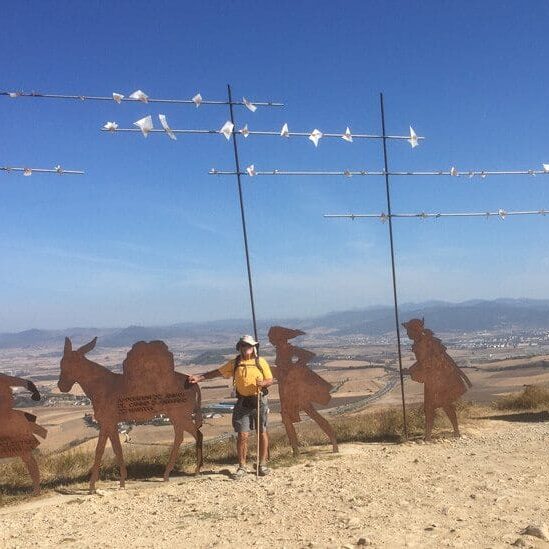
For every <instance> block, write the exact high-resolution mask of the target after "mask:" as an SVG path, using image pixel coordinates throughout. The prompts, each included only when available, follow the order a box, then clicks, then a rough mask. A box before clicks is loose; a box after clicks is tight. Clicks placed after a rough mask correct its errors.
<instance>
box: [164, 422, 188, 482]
mask: <svg viewBox="0 0 549 549" xmlns="http://www.w3.org/2000/svg"><path fill="white" fill-rule="evenodd" d="M170 420H171V422H172V424H173V430H174V439H173V446H172V451H171V453H170V459H169V460H168V464H167V465H166V469H165V470H164V481H165V482H167V481H168V480H170V473H171V472H172V471H173V468H174V466H175V462H176V460H177V454H178V453H179V447H180V446H181V443H182V442H183V437H184V431H183V424H182V423H181V420H180V418H175V417H170Z"/></svg>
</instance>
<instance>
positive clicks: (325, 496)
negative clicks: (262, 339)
mask: <svg viewBox="0 0 549 549" xmlns="http://www.w3.org/2000/svg"><path fill="white" fill-rule="evenodd" d="M546 414H547V412H545V416H543V415H540V414H538V415H537V416H536V415H535V414H522V415H519V416H512V415H510V414H504V415H502V416H501V417H500V418H495V417H494V418H492V419H482V420H474V421H472V422H471V423H469V424H468V425H466V426H464V428H463V431H464V433H465V436H464V437H463V438H461V439H452V438H445V436H447V435H446V434H444V435H443V436H442V438H441V439H439V441H438V442H435V443H432V444H423V443H421V442H420V441H415V442H409V443H405V444H400V445H393V444H387V443H384V444H346V445H342V448H341V453H340V454H338V455H334V454H331V453H329V452H328V449H327V448H320V449H308V450H306V451H304V454H303V456H304V460H303V462H302V463H300V464H298V465H295V466H292V467H287V468H278V469H276V470H274V471H273V473H272V475H271V476H269V477H265V478H260V479H259V480H257V479H256V478H255V476H253V475H251V474H250V475H248V477H247V478H244V479H243V480H241V481H233V480H231V479H230V478H229V476H228V474H227V473H228V471H227V470H226V469H222V468H217V467H216V468H211V467H209V466H208V464H206V467H205V472H204V473H203V474H202V475H200V476H197V477H192V476H179V477H177V476H176V477H173V478H172V480H171V481H170V482H169V483H162V482H160V481H159V479H151V481H149V482H142V481H140V482H136V481H132V480H131V479H130V480H129V482H128V484H127V488H126V489H125V490H119V489H118V488H117V485H116V484H115V483H113V482H101V483H99V485H98V487H99V491H98V494H96V495H88V494H87V493H86V492H85V491H83V490H80V491H79V490H73V491H69V492H68V493H66V494H59V493H58V494H55V495H53V496H44V497H42V498H39V499H36V500H29V501H28V502H26V503H23V504H20V505H18V506H8V507H4V508H2V509H0V526H1V528H0V545H1V546H2V547H6V548H15V547H25V548H26V547H53V546H58V545H64V546H68V547H152V546H154V547H173V546H176V547H179V546H185V547H212V546H218V547H235V546H240V547H249V546H257V547H289V548H290V547H354V546H355V545H356V544H357V542H358V541H359V539H360V538H365V539H364V541H365V543H366V544H371V545H372V546H377V547H418V548H419V547H421V548H423V547H437V548H438V547H475V548H477V547H480V548H488V547H491V548H499V547H509V546H510V544H513V543H515V545H517V544H522V545H521V546H525V547H538V548H541V547H549V543H548V542H545V541H542V540H541V539H539V538H536V537H532V536H528V535H521V534H520V532H521V530H522V529H524V528H526V527H527V526H528V525H531V524H533V525H538V526H539V525H542V524H543V523H548V522H549V461H548V459H547V455H548V454H547V449H548V448H549V422H548V421H547V420H545V421H543V419H544V418H545V419H546V417H547V415H546ZM517 418H518V419H521V420H522V421H516V419H517ZM536 419H537V420H540V419H541V420H542V421H537V422H534V421H531V420H536ZM517 540H519V541H517Z"/></svg>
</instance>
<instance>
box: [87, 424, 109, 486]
mask: <svg viewBox="0 0 549 549" xmlns="http://www.w3.org/2000/svg"><path fill="white" fill-rule="evenodd" d="M106 443H107V432H106V431H105V430H104V429H102V428H100V429H99V438H98V439H97V446H96V447H95V459H94V461H93V467H92V470H91V477H90V493H91V494H93V493H94V492H95V483H96V482H97V479H98V478H99V466H100V465H101V458H102V457H103V452H104V451H105V444H106Z"/></svg>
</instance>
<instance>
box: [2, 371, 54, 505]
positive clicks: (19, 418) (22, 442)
mask: <svg viewBox="0 0 549 549" xmlns="http://www.w3.org/2000/svg"><path fill="white" fill-rule="evenodd" d="M12 387H25V388H26V389H28V390H29V391H31V392H32V399H33V400H40V393H39V392H38V389H37V388H36V386H35V385H34V383H33V382H32V381H29V380H26V379H22V378H20V377H12V376H7V375H4V374H0V458H8V457H20V458H21V460H22V461H23V463H24V464H25V466H26V467H27V470H28V472H29V475H30V477H31V479H32V485H33V494H34V495H39V494H40V471H39V469H38V464H37V463H36V460H35V459H34V456H33V455H32V450H34V449H35V448H36V447H37V446H38V445H39V444H40V441H39V440H38V439H37V438H36V436H35V435H38V436H39V437H41V438H46V436H47V434H48V431H47V430H46V429H44V427H41V426H40V425H38V424H37V423H36V416H35V415H33V414H29V413H27V412H22V411H21V410H15V409H14V408H13V406H14V403H15V400H14V398H13V393H12V390H11V388H12Z"/></svg>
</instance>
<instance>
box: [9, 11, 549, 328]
mask: <svg viewBox="0 0 549 549" xmlns="http://www.w3.org/2000/svg"><path fill="white" fill-rule="evenodd" d="M548 24H549V4H548V3H547V2H543V1H529V2H528V3H526V4H525V3H521V2H516V1H512V2H511V1H502V0H498V1H483V2H478V1H464V2H450V1H441V0H436V1H434V0H433V1H422V2H420V1H416V2H410V1H408V0H401V1H394V2H387V1H378V2H376V1H369V2H364V1H358V0H354V1H353V0H350V1H346V2H328V1H325V0H323V1H315V2H311V1H300V2H295V1H286V0H282V1H277V2H264V1H257V2H243V1H239V0H237V1H231V2H221V1H217V2H214V1H209V2H208V1H205V2H175V1H174V2H142V1H132V2H126V1H119V2H109V3H107V2H88V3H86V2H38V1H34V2H12V3H4V4H3V6H2V33H1V34H0V51H1V52H2V53H1V56H2V62H1V67H2V73H1V74H2V75H1V80H0V88H1V89H3V90H12V89H23V90H25V91H30V90H33V89H34V90H37V91H41V92H44V93H46V92H65V93H76V94H92V95H93V94H97V95H110V94H111V93H112V92H114V91H117V92H121V93H126V94H128V93H131V92H132V91H134V90H136V89H138V88H140V89H142V90H144V91H145V92H146V93H148V94H149V95H151V96H156V97H183V98H190V97H192V96H193V95H194V94H195V93H196V92H197V91H200V92H201V94H202V95H203V96H204V97H205V98H212V99H219V98H224V94H225V93H226V84H227V83H228V82H230V83H231V84H232V86H233V90H234V93H235V95H236V97H238V98H240V97H242V96H246V97H248V98H249V99H252V100H254V99H256V100H260V99H272V100H280V101H283V102H284V103H285V104H286V105H287V106H286V107H285V108H284V109H272V110H269V109H258V111H257V112H256V113H255V114H252V113H250V112H249V111H247V110H246V109H242V108H239V109H238V111H237V113H236V116H237V119H238V122H239V124H238V125H239V126H242V125H243V124H244V123H246V122H247V123H248V124H249V126H250V128H251V129H278V128H280V127H281V126H282V124H283V123H284V122H288V123H289V126H290V129H293V130H303V131H310V130H312V129H313V128H315V127H316V128H320V129H321V130H323V131H343V130H344V129H345V127H346V126H347V125H349V126H350V127H351V129H352V130H353V131H355V132H379V130H380V119H379V96H378V94H379V92H380V91H383V92H384V94H385V103H386V117H387V126H388V131H389V132H390V133H406V132H407V129H408V125H409V124H412V126H414V128H415V129H416V131H417V132H418V133H419V134H421V135H425V136H426V137H427V139H426V140H425V142H424V143H423V144H422V145H421V146H420V147H418V148H416V149H414V150H412V149H411V148H410V147H409V146H408V145H407V144H406V143H404V142H402V143H400V142H399V143H396V142H394V143H391V144H390V151H389V154H390V166H391V167H392V168H395V169H449V168H450V166H452V165H455V166H456V167H458V169H461V170H467V169H505V168H517V169H522V168H525V169H528V168H539V167H541V163H542V162H549V100H548V99H547V97H548V96H547V89H548V88H549V70H548V67H549V55H548V54H549V41H548V40H547V28H548ZM158 113H165V114H166V115H167V116H168V120H169V122H170V123H171V125H172V127H176V128H182V127H191V128H193V127H195V128H199V127H201V128H219V127H221V125H222V124H223V123H224V122H225V120H227V118H228V113H227V110H226V107H207V106H203V107H201V108H200V109H195V108H194V107H192V106H165V107H159V106H158V105H141V104H138V105H134V104H122V105H116V104H115V103H114V102H113V103H92V102H83V103H82V102H61V101H46V100H30V99H23V98H22V99H15V100H13V99H7V98H0V118H1V120H2V129H1V130H0V151H1V152H0V165H33V166H54V165H56V164H58V163H59V164H61V165H62V166H64V167H65V168H75V169H80V168H82V169H85V171H86V175H85V176H83V177H63V178H61V177H57V176H39V175H36V174H35V175H33V176H32V177H30V178H24V177H21V176H20V175H16V174H11V175H7V174H5V173H4V174H2V173H0V257H1V258H2V260H1V262H0V288H1V296H2V298H1V301H0V330H1V331H12V330H20V329H26V328H31V327H40V328H54V327H68V326H75V325H88V326H89V325H95V326H123V325H127V324H164V323H171V322H180V321H187V320H208V319H211V320H213V319H218V318H227V317H233V318H234V317H241V318H246V317H249V315H250V312H249V303H248V294H247V285H246V274H245V263H244V256H243V248H242V234H241V227H240V219H239V209H238V202H237V195H236V183H235V181H234V179H233V178H221V177H212V176H209V175H208V174H207V172H208V170H209V169H210V168H212V167H216V168H220V169H223V168H225V169H232V168H233V157H232V145H231V144H230V143H228V142H227V141H225V139H223V138H222V137H221V136H194V137H180V138H179V140H178V141H177V142H172V141H170V140H169V139H168V138H167V137H166V136H164V135H152V136H149V138H148V139H146V140H145V139H143V138H142V137H141V136H140V135H137V134H132V135H124V134H115V135H109V134H105V133H101V132H99V128H100V127H101V126H102V125H103V124H104V123H105V122H106V121H112V120H114V121H116V122H118V123H119V124H120V126H121V127H129V126H131V124H132V122H134V121H135V120H137V119H139V118H141V117H142V116H144V115H146V114H153V115H156V114H158ZM240 151H241V161H242V165H243V166H247V165H248V164H251V163H254V164H255V166H256V168H257V169H274V168H278V169H300V170H304V169H341V170H343V169H346V168H349V169H367V170H374V169H381V168H382V156H381V147H380V144H379V143H377V142H364V141H360V142H358V141H356V142H355V143H353V144H347V143H345V142H344V141H340V140H327V139H326V140H323V141H321V143H320V146H319V147H318V149H315V148H314V146H313V145H312V144H311V143H310V142H309V141H308V140H307V139H303V140H299V139H291V140H283V139H282V138H261V137H255V138H254V137H253V136H252V137H250V138H248V140H247V141H246V142H242V143H241V146H240ZM548 186H549V179H546V178H543V177H536V178H529V177H527V178H524V177H522V178H519V177H509V178H505V179H504V178H495V177H494V178H488V179H486V180H483V181H481V180H480V179H474V180H469V179H467V178H458V179H454V178H452V179H449V178H431V179H421V178H414V179H409V178H401V179H396V178H395V179H393V181H392V193H393V210H394V211H395V212H398V211H401V212H402V211H412V212H417V211H422V210H426V211H457V210H480V211H484V210H497V209H498V208H504V209H507V210H512V209H539V208H549V192H548V190H547V189H548ZM244 192H245V200H246V205H247V215H248V222H249V239H250V247H251V252H252V265H253V271H254V278H255V284H256V298H257V313H258V317H259V318H272V317H281V316H293V315H296V316H309V315H313V314H318V313H322V312H325V311H329V310H336V309H345V308H354V307H361V306H366V305H371V304H379V303H390V302H391V279H390V269H389V263H388V259H389V251H388V240H387V230H388V229H387V226H386V225H383V224H381V223H380V222H378V221H354V222H351V221H347V220H326V219H324V218H323V217H322V214H324V213H342V212H343V213H345V212H355V213H356V212H373V213H380V212H381V211H384V210H386V205H385V195H384V192H385V191H384V182H383V180H382V179H381V178H380V179H377V178H376V179H374V178H358V177H354V178H352V179H346V178H340V179H339V178H331V179H327V178H325V179H318V178H300V179H297V178H282V177H281V178H276V179H273V178H256V179H249V178H245V179H244ZM548 224H549V217H548V218H541V217H540V218H513V219H507V220H506V221H504V222H502V221H500V220H498V219H492V220H489V221H486V220H483V219H478V220H475V219H473V220H461V221H458V220H438V221H422V222H420V221H407V220H395V244H396V251H397V262H398V263H397V268H398V278H399V295H400V299H401V301H423V300H428V299H445V300H450V301H458V300H464V299H468V298H493V297H500V296H501V297H503V296H505V297H519V296H526V297H539V298H547V297H548V295H547V293H548V292H547V288H548V282H547V267H548V265H549V252H548V251H547V250H548V244H549V236H548V234H549V232H548V229H549V225H548Z"/></svg>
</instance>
